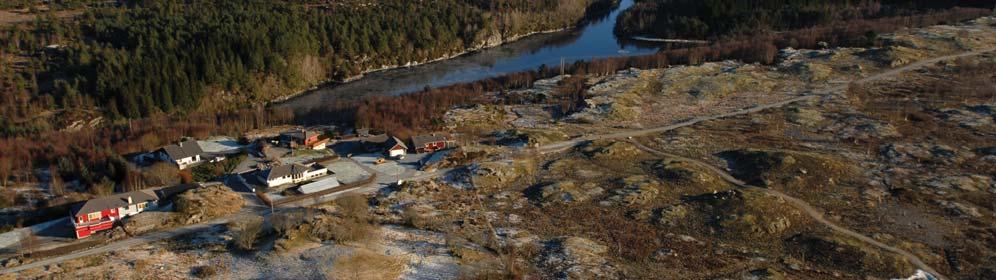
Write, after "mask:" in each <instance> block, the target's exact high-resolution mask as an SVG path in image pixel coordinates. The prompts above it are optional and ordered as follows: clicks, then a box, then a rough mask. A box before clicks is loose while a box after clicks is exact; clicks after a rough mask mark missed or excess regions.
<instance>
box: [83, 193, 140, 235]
mask: <svg viewBox="0 0 996 280" xmlns="http://www.w3.org/2000/svg"><path fill="white" fill-rule="evenodd" d="M157 201H159V196H158V195H156V193H155V192H153V191H151V190H141V191H133V192H127V193H120V194H115V195H112V196H107V197H101V198H95V199H91V200H88V201H86V202H82V203H79V204H76V205H73V207H72V208H70V209H69V215H70V220H72V221H73V227H75V228H76V238H84V237H87V236H90V235H91V234H93V233H94V232H98V231H102V230H108V229H111V228H113V227H114V222H115V221H117V220H120V219H121V218H124V217H127V216H131V215H135V214H138V213H140V212H142V211H145V209H148V208H150V207H154V206H155V205H156V202H157Z"/></svg>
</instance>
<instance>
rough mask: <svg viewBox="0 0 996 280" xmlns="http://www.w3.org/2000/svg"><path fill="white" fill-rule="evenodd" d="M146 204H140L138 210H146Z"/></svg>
mask: <svg viewBox="0 0 996 280" xmlns="http://www.w3.org/2000/svg"><path fill="white" fill-rule="evenodd" d="M146 204H147V203H145V202H142V203H139V204H138V206H137V208H138V210H142V209H145V207H146V206H147V205H146Z"/></svg>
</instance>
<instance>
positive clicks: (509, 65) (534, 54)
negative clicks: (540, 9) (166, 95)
mask: <svg viewBox="0 0 996 280" xmlns="http://www.w3.org/2000/svg"><path fill="white" fill-rule="evenodd" d="M632 5H633V0H622V1H620V3H619V5H618V6H617V7H616V8H615V9H614V10H612V11H611V12H609V13H608V14H607V15H605V16H603V17H599V18H594V19H590V20H589V22H588V23H587V24H585V25H582V26H580V27H578V28H574V29H571V30H567V31H561V32H554V33H543V34H536V35H532V36H529V37H526V38H522V39H520V40H518V41H515V42H511V43H507V44H503V45H501V46H497V47H494V48H488V49H484V50H481V51H478V52H473V53H469V54H466V55H463V56H459V57H455V58H452V59H447V60H442V61H438V62H434V63H429V64H424V65H419V66H413V67H405V68H396V69H390V70H384V71H378V72H373V73H369V74H367V75H365V76H364V77H363V78H360V79H357V80H355V81H352V82H348V83H344V84H334V85H328V86H323V87H321V88H318V89H315V90H312V91H309V92H306V93H304V94H302V95H299V96H297V97H294V98H291V99H289V100H286V101H283V102H280V103H278V104H276V105H275V106H276V107H278V108H290V109H293V110H295V111H307V110H310V109H313V108H316V107H319V106H321V105H322V104H327V103H330V102H332V101H334V100H336V99H340V98H352V97H362V96H373V95H398V94H403V93H408V92H414V91H418V90H421V89H423V88H425V87H426V86H430V87H440V86H446V85H452V84H457V83H464V82H472V81H476V80H481V79H486V78H490V77H495V76H499V75H502V74H507V73H514V72H520V71H525V70H533V69H536V68H538V67H540V66H541V65H548V66H557V65H559V64H560V63H561V60H563V61H564V63H566V64H570V63H574V62H575V61H583V60H590V59H595V58H603V57H616V56H634V55H645V54H651V53H654V52H657V51H658V50H659V47H655V46H653V45H647V44H646V43H644V44H639V43H635V42H634V41H631V40H623V39H620V38H617V37H616V36H615V34H614V33H613V28H614V27H615V24H616V19H617V17H618V16H619V14H620V13H622V11H625V10H626V9H628V8H629V7H630V6H632Z"/></svg>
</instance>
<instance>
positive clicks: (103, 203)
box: [69, 189, 159, 217]
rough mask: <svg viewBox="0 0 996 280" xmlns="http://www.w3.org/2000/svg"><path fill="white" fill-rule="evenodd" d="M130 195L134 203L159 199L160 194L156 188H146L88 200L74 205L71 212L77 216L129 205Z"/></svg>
mask: <svg viewBox="0 0 996 280" xmlns="http://www.w3.org/2000/svg"><path fill="white" fill-rule="evenodd" d="M128 197H131V201H132V204H138V203H142V202H147V201H155V200H159V196H158V195H156V193H155V191H154V190H151V189H146V190H140V191H133V192H126V193H119V194H115V195H110V196H105V197H100V198H94V199H91V200H87V201H84V202H81V203H77V204H75V205H73V206H72V207H71V208H70V209H69V212H70V214H72V215H73V217H76V216H79V215H83V214H89V213H93V212H100V211H103V210H107V209H112V208H119V207H127V206H128V205H129V204H128Z"/></svg>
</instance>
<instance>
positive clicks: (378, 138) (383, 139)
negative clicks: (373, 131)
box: [362, 134, 391, 144]
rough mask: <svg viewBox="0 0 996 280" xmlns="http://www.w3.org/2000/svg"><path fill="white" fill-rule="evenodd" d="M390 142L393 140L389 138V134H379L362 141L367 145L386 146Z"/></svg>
mask: <svg viewBox="0 0 996 280" xmlns="http://www.w3.org/2000/svg"><path fill="white" fill-rule="evenodd" d="M388 140H391V136H388V135H387V134H378V135H374V136H370V137H367V138H364V139H363V140H362V141H363V143H366V144H384V143H387V141H388Z"/></svg>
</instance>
